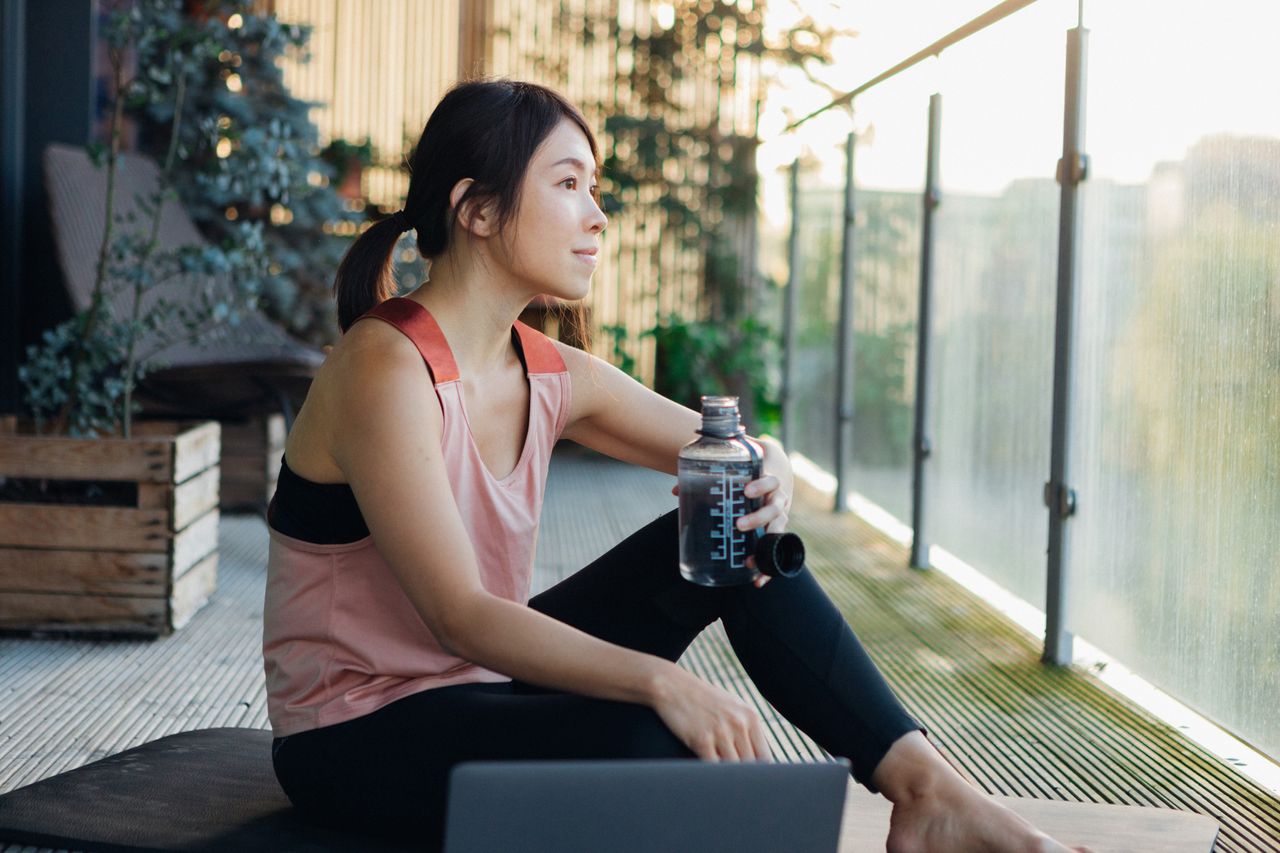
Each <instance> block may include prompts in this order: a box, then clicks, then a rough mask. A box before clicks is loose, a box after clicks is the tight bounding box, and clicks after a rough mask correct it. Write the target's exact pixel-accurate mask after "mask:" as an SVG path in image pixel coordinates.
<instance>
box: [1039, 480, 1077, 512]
mask: <svg viewBox="0 0 1280 853" xmlns="http://www.w3.org/2000/svg"><path fill="white" fill-rule="evenodd" d="M1044 505H1045V506H1047V507H1048V508H1049V509H1050V510H1052V511H1054V512H1056V513H1057V514H1058V517H1059V518H1069V517H1071V516H1073V515H1075V513H1076V490H1075V489H1068V488H1067V487H1066V486H1062V485H1059V484H1057V483H1045V484H1044Z"/></svg>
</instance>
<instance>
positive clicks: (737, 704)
mask: <svg viewBox="0 0 1280 853" xmlns="http://www.w3.org/2000/svg"><path fill="white" fill-rule="evenodd" d="M668 673H669V677H668V678H666V679H664V685H663V686H662V687H661V688H659V689H658V691H657V697H656V698H655V699H654V700H653V702H652V703H651V705H652V707H653V710H654V711H656V712H657V714H658V716H659V717H661V718H662V722H663V723H665V724H666V726H667V728H669V729H671V732H672V733H673V734H674V735H675V736H676V737H678V738H679V739H680V740H681V741H682V742H683V743H684V745H685V746H687V747H689V749H691V750H693V751H694V753H695V754H697V756H698V757H699V758H701V759H704V760H706V761H772V760H773V753H772V752H770V750H769V740H768V738H767V737H766V736H765V731H764V723H763V722H761V720H760V715H759V714H757V713H756V712H755V710H754V709H753V708H752V707H751V706H750V705H748V704H747V703H746V702H743V701H742V700H741V699H739V698H738V697H736V696H734V695H733V694H731V693H729V692H728V691H726V690H723V689H721V688H719V687H716V686H715V685H713V684H708V683H707V682H705V681H703V680H702V679H701V678H698V677H697V676H696V675H694V674H692V673H690V672H688V671H687V670H684V669H681V668H680V667H678V666H675V665H674V664H673V665H672V668H671V670H669V671H668Z"/></svg>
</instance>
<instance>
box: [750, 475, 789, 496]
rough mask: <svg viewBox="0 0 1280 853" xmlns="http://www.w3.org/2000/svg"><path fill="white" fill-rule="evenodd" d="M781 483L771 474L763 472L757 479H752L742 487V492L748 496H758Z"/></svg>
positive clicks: (772, 489)
mask: <svg viewBox="0 0 1280 853" xmlns="http://www.w3.org/2000/svg"><path fill="white" fill-rule="evenodd" d="M779 485H781V483H779V482H778V478H777V477H775V476H773V475H772V474H765V475H764V476H763V477H761V478H760V479H759V480H752V481H751V482H750V483H747V484H746V485H745V486H743V487H742V493H743V494H744V495H746V496H747V497H749V498H758V497H760V496H761V495H767V494H769V493H770V492H772V491H775V490H776V489H777V488H778V486H779Z"/></svg>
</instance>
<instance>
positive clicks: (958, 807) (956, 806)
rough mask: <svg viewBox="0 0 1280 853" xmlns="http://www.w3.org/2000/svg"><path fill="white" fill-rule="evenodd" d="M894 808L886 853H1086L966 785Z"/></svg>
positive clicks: (898, 804) (1086, 850)
mask: <svg viewBox="0 0 1280 853" xmlns="http://www.w3.org/2000/svg"><path fill="white" fill-rule="evenodd" d="M962 784H963V785H964V786H965V787H964V788H959V787H951V786H948V788H949V790H946V791H940V792H938V793H935V794H932V795H926V796H922V797H919V798H918V799H914V800H911V801H909V802H906V801H904V802H898V803H895V804H894V806H893V814H892V816H891V817H890V819H889V839H888V842H887V843H886V845H885V849H886V850H887V851H888V853H933V852H934V851H937V852H938V853H942V851H947V853H950V851H965V853H978V851H990V853H1005V851H1008V853H1067V851H1069V850H1074V851H1076V853H1089V851H1088V848H1085V847H1066V846H1064V845H1062V844H1059V843H1058V842H1057V841H1054V840H1053V839H1052V838H1050V837H1049V836H1047V835H1045V834H1044V833H1043V832H1041V831H1039V830H1038V829H1036V828H1035V827H1034V826H1032V825H1031V824H1030V823H1028V822H1027V821H1026V820H1025V819H1024V818H1022V817H1020V816H1019V815H1017V814H1016V813H1014V812H1013V811H1011V810H1010V809H1008V808H1005V807H1004V806H1002V805H1000V804H999V803H997V802H995V801H994V800H992V799H991V798H990V797H988V796H987V795H986V794H983V793H982V792H981V791H979V790H977V789H976V788H973V787H970V786H969V785H968V783H962Z"/></svg>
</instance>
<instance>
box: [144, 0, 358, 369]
mask: <svg viewBox="0 0 1280 853" xmlns="http://www.w3.org/2000/svg"><path fill="white" fill-rule="evenodd" d="M257 5H258V4H255V3H254V2H253V0H147V2H141V3H138V4H137V5H136V6H135V9H136V10H137V14H139V15H140V16H142V17H143V19H145V22H146V23H149V24H150V25H153V26H156V27H159V28H168V29H175V28H178V27H181V26H183V25H184V24H188V23H192V22H194V23H199V24H200V25H201V26H203V27H205V28H207V29H209V30H211V31H214V32H215V33H216V36H217V38H218V40H219V42H220V43H222V44H223V45H224V49H222V50H221V51H220V52H219V53H217V54H216V55H214V56H210V57H208V58H206V59H205V60H204V61H203V62H201V63H199V64H198V66H197V67H195V68H193V69H192V70H191V72H190V74H189V76H188V78H187V80H186V81H185V85H186V97H185V110H186V115H187V119H186V120H185V121H184V122H183V124H182V127H181V136H180V138H179V140H178V144H179V146H180V151H181V157H180V165H179V168H177V169H176V170H175V172H174V174H173V185H174V187H175V189H176V190H177V192H178V194H179V197H180V198H181V200H182V203H183V205H184V206H185V207H186V209H187V211H188V212H189V213H190V215H191V218H192V219H193V220H194V221H195V222H196V225H197V226H198V227H199V228H200V230H201V231H202V232H203V233H204V234H205V236H206V237H207V238H209V240H210V241H211V242H214V243H215V244H218V243H222V242H223V241H224V240H225V239H226V238H228V237H229V236H232V235H233V234H235V233H236V231H237V228H238V226H239V225H240V224H242V223H245V222H253V223H261V225H262V235H263V242H264V244H265V248H266V252H267V255H268V257H269V258H270V264H269V266H268V267H267V270H266V272H265V274H264V275H263V276H262V277H261V279H260V280H259V281H256V282H251V283H250V284H251V286H252V287H253V288H254V290H255V291H256V292H257V293H258V294H259V295H260V304H261V307H262V308H263V310H264V311H265V312H266V313H267V314H268V315H269V316H271V317H272V318H273V319H274V320H276V321H277V322H278V323H280V324H281V325H282V326H284V327H285V328H287V329H288V330H289V331H290V332H292V333H293V334H295V335H297V336H298V337H300V338H303V339H304V340H307V341H309V342H311V343H313V344H322V343H329V342H332V338H333V337H334V336H335V335H336V334H337V323H336V321H335V319H334V306H333V299H332V297H331V295H330V285H331V283H332V280H333V271H334V270H336V269H337V267H338V263H339V261H340V260H341V259H342V255H343V253H344V252H345V251H346V248H347V246H348V245H349V243H350V239H351V237H352V236H353V235H354V234H355V233H356V232H357V230H358V227H359V223H360V222H362V221H363V220H364V219H365V216H366V214H365V212H364V204H363V203H362V202H361V200H360V199H359V198H354V199H352V198H344V197H343V196H342V195H341V194H339V192H338V179H339V178H340V177H341V170H342V169H344V168H346V167H347V164H348V162H349V157H350V156H351V153H352V151H355V152H357V153H358V152H359V151H360V150H362V149H361V148H360V146H351V145H347V144H346V143H343V142H342V141H341V140H336V141H335V142H334V143H333V144H331V145H330V146H329V148H327V149H325V150H321V148H320V144H319V136H318V132H317V130H316V126H315V125H314V124H313V123H312V121H311V119H310V117H309V116H308V111H309V110H310V108H311V107H312V106H313V104H311V103H309V102H307V101H303V100H300V99H298V98H296V97H294V96H292V95H291V94H290V93H289V91H288V89H286V88H285V85H284V81H283V75H282V71H281V69H280V66H279V63H278V62H277V60H278V59H280V57H282V56H284V55H285V54H286V52H290V51H297V52H301V53H303V54H305V52H306V47H307V41H308V39H309V38H310V30H309V28H307V27H302V26H299V25H296V24H284V23H281V22H280V21H279V20H277V19H276V17H275V15H273V14H260V13H258V12H257V11H255V9H256V7H257ZM137 65H138V67H139V68H140V69H146V73H147V75H148V76H149V77H150V78H151V81H152V83H153V84H154V86H155V87H156V88H157V89H159V90H161V92H162V93H163V90H164V89H165V88H166V87H167V86H170V85H172V83H173V81H172V80H170V79H168V78H166V77H165V72H164V71H163V69H164V67H165V65H164V57H161V56H159V55H156V54H154V53H153V52H152V51H151V50H149V49H148V48H147V46H146V45H141V46H140V47H139V50H138V53H137ZM172 104H173V99H172V98H165V97H156V98H153V99H149V100H148V101H147V102H145V103H143V104H140V105H137V106H136V107H135V108H134V109H133V110H132V111H131V115H132V117H133V119H134V120H135V122H136V123H137V125H138V129H139V147H140V148H141V149H142V150H143V151H145V152H147V153H148V154H150V155H152V156H153V157H157V158H161V157H162V156H163V153H164V152H163V149H164V147H165V146H166V145H167V143H168V128H169V126H170V124H171V123H172Z"/></svg>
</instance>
